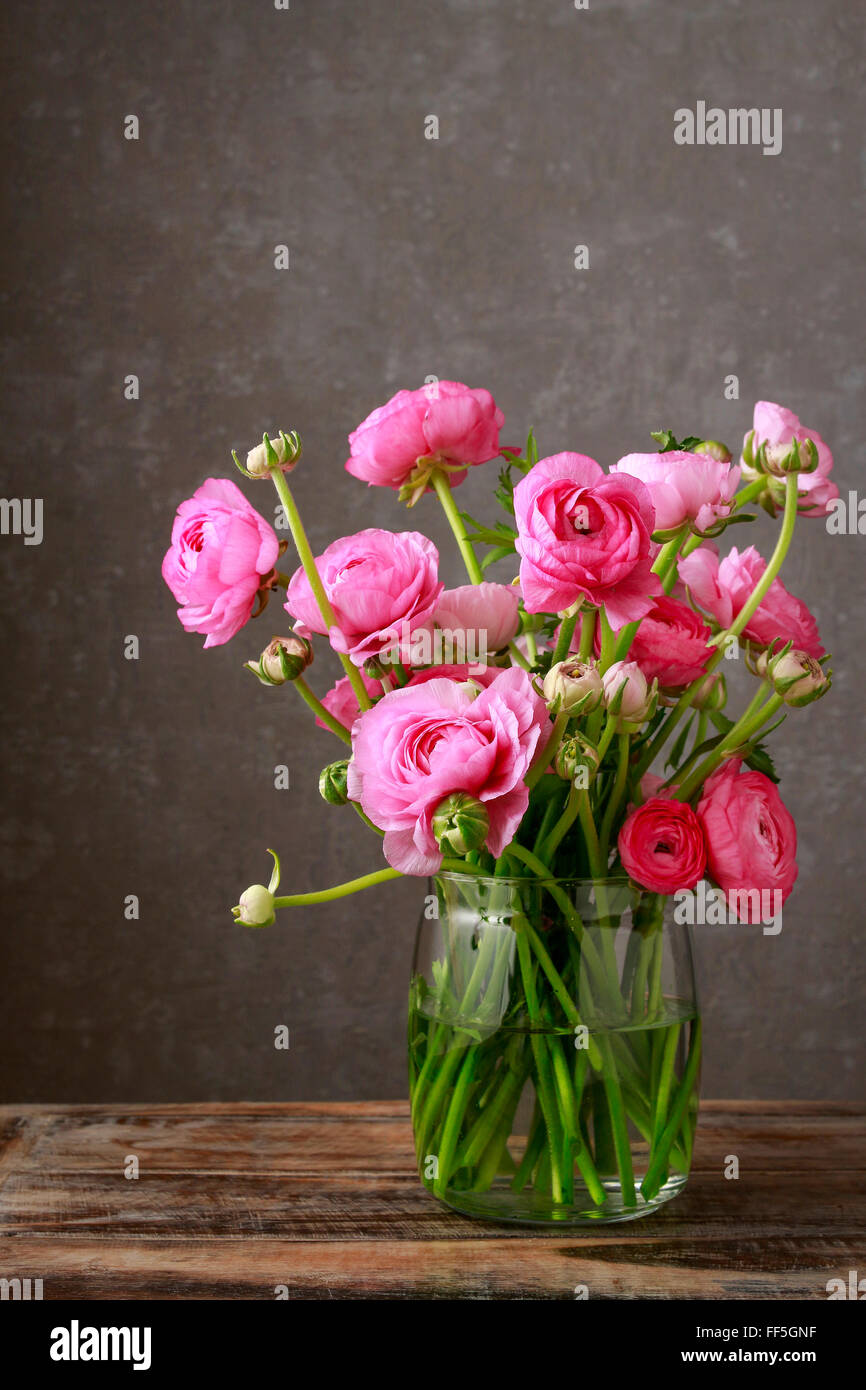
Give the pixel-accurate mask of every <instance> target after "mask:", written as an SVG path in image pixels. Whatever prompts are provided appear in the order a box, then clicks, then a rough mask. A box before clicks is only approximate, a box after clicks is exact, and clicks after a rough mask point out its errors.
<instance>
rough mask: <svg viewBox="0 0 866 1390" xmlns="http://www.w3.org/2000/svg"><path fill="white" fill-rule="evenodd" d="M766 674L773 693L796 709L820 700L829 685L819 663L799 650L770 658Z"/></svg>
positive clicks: (827, 675)
mask: <svg viewBox="0 0 866 1390" xmlns="http://www.w3.org/2000/svg"><path fill="white" fill-rule="evenodd" d="M767 675H768V678H769V679H770V680H772V682H773V689H774V690H775V692H776V694H777V695H781V697H782V699H783V700H784V701H785V704H786V705H793V706H795V708H800V706H802V705H810V704H811V703H812V701H813V700H820V698H821V696H822V695H826V693H827V691H828V690H829V689H830V686H831V684H832V682H831V680H830V676H829V674H827V673H826V672H825V671H824V668H823V667H822V666H821V663H820V662H819V661H816V660H815V658H814V657H813V656H808V655H807V653H806V652H801V651H784V652H781V653H780V654H779V655H778V656H774V657H771V658H770V660H769V661H768V663H767Z"/></svg>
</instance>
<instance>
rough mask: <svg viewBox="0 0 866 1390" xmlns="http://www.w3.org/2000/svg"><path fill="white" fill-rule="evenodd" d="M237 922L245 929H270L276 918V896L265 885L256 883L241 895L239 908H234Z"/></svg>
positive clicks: (233, 912)
mask: <svg viewBox="0 0 866 1390" xmlns="http://www.w3.org/2000/svg"><path fill="white" fill-rule="evenodd" d="M232 916H233V917H234V919H235V921H236V922H240V923H241V924H242V926H245V927H270V926H272V925H273V922H274V920H275V918H276V913H275V911H274V895H273V893H271V891H270V890H269V889H268V888H266V887H265V886H264V884H263V883H254V884H253V885H252V887H251V888H247V889H246V890H245V892H243V893H241V900H240V902H239V903H238V905H237V907H233V908H232Z"/></svg>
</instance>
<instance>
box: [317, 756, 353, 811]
mask: <svg viewBox="0 0 866 1390" xmlns="http://www.w3.org/2000/svg"><path fill="white" fill-rule="evenodd" d="M348 773H349V759H348V758H341V759H340V760H339V762H336V763H329V764H328V766H327V767H323V768H322V771H321V772H320V773H319V795H320V796H321V798H322V800H323V801H327V803H328V805H329V806H345V805H346V802H347V801H348V800H349V793H348V791H347V790H346V783H347V779H348Z"/></svg>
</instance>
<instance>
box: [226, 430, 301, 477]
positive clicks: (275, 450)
mask: <svg viewBox="0 0 866 1390" xmlns="http://www.w3.org/2000/svg"><path fill="white" fill-rule="evenodd" d="M301 448H302V446H301V440H300V436H299V435H298V434H296V433H295V431H294V430H292V431H291V432H290V433H289V434H286V433H285V431H284V430H280V432H279V438H277V439H270V438H269V437H268V435H266V434H264V435H262V442H261V444H257V445H256V446H255V448H254V449H250V451H249V453H248V454H247V466H246V468H243V467H242V466H241V464H240V463H239V461H238V457H237V455H236V454H235V455H234V460H235V463H236V464H237V465H238V468H240V469H241V472H242V473H246V475H247V477H248V478H267V477H269V476H270V474H271V473H273V472H274V470H275V469H277V470H279V472H280V473H291V471H292V469H293V468H294V467H295V464H296V463H297V462H298V459H299V458H300V457H301Z"/></svg>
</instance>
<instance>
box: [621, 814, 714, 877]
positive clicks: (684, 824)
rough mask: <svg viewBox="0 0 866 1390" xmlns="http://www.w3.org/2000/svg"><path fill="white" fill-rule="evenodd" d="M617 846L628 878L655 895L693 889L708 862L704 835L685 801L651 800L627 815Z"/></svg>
mask: <svg viewBox="0 0 866 1390" xmlns="http://www.w3.org/2000/svg"><path fill="white" fill-rule="evenodd" d="M617 843H618V846H619V857H620V859H621V860H622V864H623V868H624V869H625V871H626V873H627V874H628V876H629V878H632V879H634V881H635V883H639V884H641V886H642V887H644V888H649V889H651V890H652V892H654V893H676V892H678V891H679V890H680V889H682V888H694V886H695V884H696V883H697V882H698V880H699V879H701V878H703V875H704V869H705V868H706V862H707V847H706V844H705V843H704V832H703V830H702V829H701V825H700V822H699V820H698V818H697V816H696V815H695V813H694V811H693V810H692V808H691V806H689V805H688V804H687V803H686V802H685V801H675V800H674V799H673V798H672V797H667V796H653V797H650V799H649V801H645V802H644V804H643V805H642V806H637V807H635V808H634V810H632V811H630V812H629V814H628V815H627V817H626V819H625V821H624V822H623V827H622V829H621V830H620V832H619V839H618V842H617Z"/></svg>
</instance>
